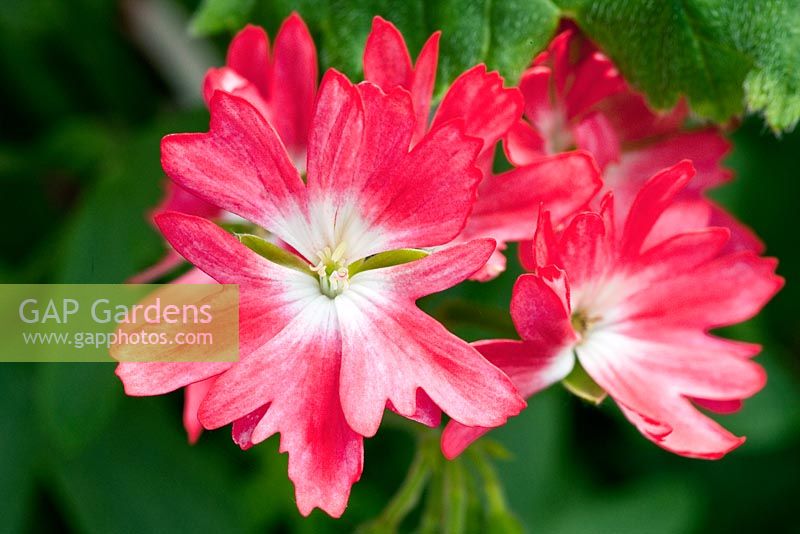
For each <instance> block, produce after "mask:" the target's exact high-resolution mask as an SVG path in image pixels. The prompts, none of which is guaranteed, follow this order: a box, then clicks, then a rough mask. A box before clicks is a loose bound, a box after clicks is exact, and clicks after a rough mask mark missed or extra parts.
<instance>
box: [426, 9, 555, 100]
mask: <svg viewBox="0 0 800 534" xmlns="http://www.w3.org/2000/svg"><path fill="white" fill-rule="evenodd" d="M428 13H429V16H430V18H431V20H430V23H429V26H430V27H431V29H432V30H437V29H440V30H442V40H441V56H440V58H439V72H438V76H437V93H439V94H441V93H442V92H443V91H444V89H446V87H447V86H448V85H449V84H450V83H451V82H452V81H453V79H455V78H456V76H458V75H459V74H461V73H462V72H463V71H465V70H467V69H468V68H470V67H472V66H474V65H476V64H478V63H486V65H487V66H488V67H489V69H493V70H494V69H497V70H499V71H500V73H501V74H502V75H503V76H504V77H505V78H506V83H507V84H509V85H511V84H515V83H516V82H517V80H518V79H519V75H520V74H521V73H522V71H523V70H524V69H525V67H527V66H528V65H529V64H530V63H531V61H532V60H533V57H534V55H535V54H536V53H537V52H539V51H540V50H542V49H543V48H544V47H545V46H546V45H547V42H548V41H549V40H550V38H551V37H552V36H553V33H554V32H555V30H556V26H557V25H558V14H559V13H558V9H556V7H555V6H554V5H553V3H552V2H550V1H549V0H510V1H504V2H493V1H490V0H467V1H464V0H442V1H440V2H433V3H432V6H431V8H429V11H428Z"/></svg>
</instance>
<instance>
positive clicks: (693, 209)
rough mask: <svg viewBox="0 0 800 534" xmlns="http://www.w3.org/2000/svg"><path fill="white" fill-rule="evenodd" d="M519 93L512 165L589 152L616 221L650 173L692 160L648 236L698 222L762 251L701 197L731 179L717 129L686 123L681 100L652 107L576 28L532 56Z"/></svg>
mask: <svg viewBox="0 0 800 534" xmlns="http://www.w3.org/2000/svg"><path fill="white" fill-rule="evenodd" d="M520 90H521V91H522V94H523V95H524V97H525V118H526V119H527V120H522V121H519V122H518V123H517V124H516V125H515V126H514V127H513V128H512V129H511V130H510V131H509V133H508V135H507V137H506V140H505V148H506V153H507V155H508V157H509V159H510V160H511V161H512V162H514V163H515V164H517V165H524V164H526V163H528V162H530V161H532V160H534V159H536V158H539V157H541V156H542V155H543V154H558V153H560V152H563V151H565V150H572V149H574V148H581V149H583V150H586V151H588V152H590V153H591V154H592V155H593V156H594V157H595V159H596V160H597V162H598V164H599V166H600V167H601V169H602V170H603V181H604V182H605V186H606V191H613V192H614V204H615V211H616V216H617V217H616V219H617V222H621V221H623V220H624V214H625V213H627V211H628V209H629V208H630V205H631V203H632V202H633V199H634V198H635V196H636V194H637V192H638V191H639V189H641V187H642V184H644V182H645V181H646V180H647V179H648V178H650V177H651V176H653V175H654V174H655V173H657V172H658V171H660V170H661V169H664V168H666V167H669V166H671V165H675V164H676V163H678V162H679V161H681V160H683V159H689V160H692V162H693V163H694V166H695V168H696V169H697V176H696V178H695V179H694V180H692V182H691V183H690V184H689V186H688V187H687V188H686V189H685V190H684V192H683V193H682V194H681V198H680V199H679V201H676V202H675V203H673V205H672V206H671V207H670V212H669V213H668V214H666V215H665V216H664V217H663V218H662V220H661V222H660V224H659V227H657V228H656V229H655V230H654V232H653V234H652V236H651V240H652V241H656V240H657V239H659V238H663V237H668V236H669V235H674V234H676V233H680V232H681V231H683V230H690V229H692V228H697V227H699V226H707V225H714V226H725V227H728V228H730V229H731V232H732V234H733V235H732V239H731V241H730V243H729V248H731V249H750V250H754V251H756V252H762V251H763V246H762V244H761V242H760V241H759V240H758V238H757V237H756V236H755V235H754V234H753V233H752V232H751V231H750V230H749V229H748V228H746V227H744V226H743V225H742V224H740V223H738V222H737V221H736V220H735V219H734V218H733V217H731V216H730V215H729V214H727V213H726V212H725V211H724V210H723V209H722V208H720V207H718V206H717V205H716V204H714V203H712V202H711V201H709V200H708V199H706V198H705V197H704V196H703V193H704V192H705V191H706V190H708V189H710V188H713V187H716V186H718V185H721V184H723V183H725V182H727V181H728V180H730V178H731V171H729V170H728V169H726V168H725V167H723V165H722V159H723V158H724V157H725V156H726V155H727V153H728V151H729V149H730V145H729V143H728V141H727V140H726V139H725V137H724V136H723V135H722V133H721V132H720V131H719V129H718V128H716V127H705V128H693V129H687V128H684V123H685V122H686V119H687V116H688V111H689V110H688V107H687V106H686V105H685V103H684V102H680V103H679V104H678V105H677V106H676V107H675V108H674V109H673V110H671V111H669V112H667V113H656V112H654V111H652V110H651V109H650V108H649V107H648V105H647V103H646V101H645V99H644V97H643V96H642V95H641V94H639V93H637V92H636V91H634V90H633V89H632V88H631V87H630V86H629V85H628V84H627V83H626V82H625V80H624V79H623V77H622V76H621V74H620V73H619V71H618V70H617V69H616V67H615V66H614V64H613V63H612V62H611V60H610V59H609V58H608V57H606V56H605V55H604V54H603V53H602V52H600V51H599V50H597V48H595V47H594V45H592V44H591V43H590V42H589V41H588V40H586V39H585V38H584V37H583V36H581V35H580V34H579V32H578V31H577V30H576V29H573V28H569V29H567V30H565V31H563V32H562V33H560V34H559V35H558V36H557V37H556V38H555V39H553V41H552V43H551V44H550V46H549V47H548V49H547V50H546V51H545V52H542V53H541V54H540V55H539V56H537V57H536V58H535V59H534V62H533V65H532V66H531V67H530V68H529V69H528V70H527V71H526V72H525V73H524V74H523V76H522V78H521V80H520ZM596 198H597V199H600V198H602V195H600V196H598V197H596ZM595 208H597V206H595ZM618 230H621V228H620V229H618Z"/></svg>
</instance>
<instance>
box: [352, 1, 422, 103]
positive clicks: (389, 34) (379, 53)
mask: <svg viewBox="0 0 800 534" xmlns="http://www.w3.org/2000/svg"><path fill="white" fill-rule="evenodd" d="M364 79H365V80H367V81H370V82H372V83H374V84H376V85H377V86H378V87H380V88H381V89H383V90H384V91H389V90H391V89H394V88H395V87H403V88H405V89H409V90H410V89H411V85H412V83H413V79H414V69H413V67H412V66H411V56H409V54H408V48H406V41H405V39H403V35H402V34H401V33H400V30H398V29H397V27H396V26H395V25H394V24H392V23H391V22H389V21H387V20H386V19H384V18H383V17H375V18H373V19H372V30H371V31H370V33H369V35H368V36H367V41H366V44H365V45H364Z"/></svg>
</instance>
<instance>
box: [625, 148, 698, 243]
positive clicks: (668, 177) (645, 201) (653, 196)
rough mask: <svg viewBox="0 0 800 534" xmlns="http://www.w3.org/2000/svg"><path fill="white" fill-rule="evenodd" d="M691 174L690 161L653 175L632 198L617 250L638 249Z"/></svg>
mask: <svg viewBox="0 0 800 534" xmlns="http://www.w3.org/2000/svg"><path fill="white" fill-rule="evenodd" d="M692 176H694V168H693V167H692V164H691V162H689V161H682V162H680V163H678V164H677V165H674V166H672V167H669V168H668V169H664V170H662V171H661V172H659V173H658V174H656V175H655V176H653V177H652V178H650V179H649V180H648V181H647V183H646V184H645V185H644V187H642V189H641V190H640V191H639V194H638V195H637V196H636V199H635V200H634V201H633V205H632V206H631V209H630V212H629V213H628V217H627V219H626V221H625V227H624V230H623V233H622V243H621V245H620V253H621V254H622V256H634V255H636V254H638V253H639V251H640V250H641V247H642V244H643V243H644V241H645V239H646V238H647V235H648V234H649V233H650V230H651V229H652V228H653V226H654V225H655V223H656V221H658V218H659V217H660V216H661V214H662V213H663V212H664V210H665V209H667V208H668V207H669V206H670V204H671V203H672V201H673V199H674V198H675V196H676V195H677V194H678V193H680V192H681V191H682V190H683V188H684V187H686V184H688V183H689V180H691V178H692Z"/></svg>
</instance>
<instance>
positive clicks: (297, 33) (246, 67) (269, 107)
mask: <svg viewBox="0 0 800 534" xmlns="http://www.w3.org/2000/svg"><path fill="white" fill-rule="evenodd" d="M316 87H317V51H316V47H315V46H314V41H313V39H312V38H311V34H310V33H309V32H308V28H307V27H306V25H305V23H304V22H303V19H302V18H300V16H299V15H298V14H297V13H293V14H291V15H290V16H289V17H288V18H287V19H286V20H284V21H283V24H282V25H281V27H280V29H279V30H278V35H277V37H276V38H275V45H274V46H273V47H272V53H271V54H270V43H269V37H268V36H267V33H266V32H265V31H264V29H263V28H261V27H259V26H252V25H248V26H246V27H245V28H244V29H243V30H242V31H240V32H239V33H238V34H236V36H235V37H234V38H233V40H232V41H231V44H230V46H229V47H228V57H227V60H226V65H225V66H224V67H220V68H212V69H209V71H208V73H206V77H205V80H204V82H203V97H204V98H205V100H206V103H207V104H208V103H210V101H211V97H212V96H213V94H214V92H215V91H217V90H221V91H226V92H229V93H231V94H235V95H237V96H240V97H242V98H244V99H245V100H247V101H248V102H250V103H251V104H252V105H253V106H254V107H255V108H256V109H258V110H259V112H260V113H261V114H262V115H263V116H264V118H266V119H267V120H268V121H270V123H271V124H272V126H273V127H274V128H275V131H276V132H277V133H278V135H279V136H280V138H281V140H282V141H283V143H284V145H285V146H286V149H287V151H288V153H289V155H290V157H291V158H292V161H293V162H294V163H295V165H297V166H298V168H300V169H301V170H304V166H305V153H306V139H307V138H308V128H309V124H310V122H311V112H312V109H313V106H314V97H315V94H316ZM168 211H178V212H181V213H188V214H191V215H198V216H200V217H206V218H210V219H220V220H232V221H233V222H237V221H236V219H235V218H234V217H232V216H231V214H230V213H226V212H225V210H223V209H221V208H220V207H219V205H218V204H217V203H216V202H214V201H213V200H211V201H207V200H203V199H200V198H198V197H197V196H195V195H193V194H192V193H191V192H189V191H187V190H186V189H184V188H182V187H181V186H179V185H178V184H176V183H175V182H172V181H169V180H168V181H167V182H166V194H165V197H164V201H163V202H162V203H161V204H160V205H159V206H158V207H157V208H156V209H155V210H154V211H153V216H154V217H155V216H157V215H158V214H160V213H165V212H168ZM181 263H183V258H182V257H181V256H180V255H179V254H178V253H176V252H175V251H174V250H169V251H168V252H167V255H166V256H165V258H164V259H162V260H161V261H160V262H159V263H157V264H156V265H154V266H153V267H150V268H149V269H147V270H145V271H143V272H141V273H139V274H138V275H136V276H134V277H133V278H131V280H130V282H132V283H147V282H151V281H153V280H155V279H157V278H160V277H161V276H164V275H165V274H168V273H169V272H171V271H172V270H173V269H174V268H175V267H177V266H178V265H180V264H181Z"/></svg>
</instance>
